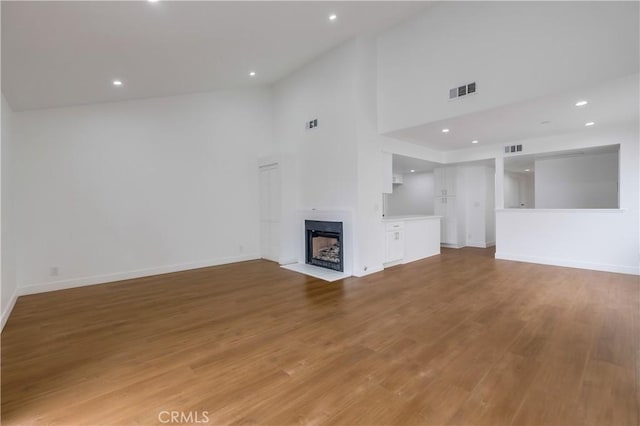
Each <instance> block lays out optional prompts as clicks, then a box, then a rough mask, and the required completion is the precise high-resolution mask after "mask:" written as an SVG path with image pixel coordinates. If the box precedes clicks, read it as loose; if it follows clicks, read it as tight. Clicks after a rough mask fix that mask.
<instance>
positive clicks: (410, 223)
mask: <svg viewBox="0 0 640 426" xmlns="http://www.w3.org/2000/svg"><path fill="white" fill-rule="evenodd" d="M441 218H442V216H433V215H417V214H416V215H397V216H385V217H384V218H382V222H381V226H382V229H383V230H384V233H385V257H384V266H392V265H396V264H398V263H409V262H414V261H416V260H420V259H424V258H426V257H430V256H435V255H438V254H440V227H441V223H440V219H441Z"/></svg>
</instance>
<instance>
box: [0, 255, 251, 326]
mask: <svg viewBox="0 0 640 426" xmlns="http://www.w3.org/2000/svg"><path fill="white" fill-rule="evenodd" d="M259 258H260V255H259V254H246V255H242V256H230V257H220V258H217V259H213V260H207V261H201V262H192V263H182V264H178V265H168V266H160V267H157V268H148V269H138V270H135V271H128V272H118V273H114V274H106V275H94V276H89V277H81V278H72V279H69V280H61V281H54V282H50V283H36V284H30V285H25V286H22V287H20V288H19V290H18V295H19V296H24V295H28V294H36V293H45V292H48V291H56V290H64V289H68V288H75V287H84V286H89V285H96V284H105V283H109V282H114V281H122V280H130V279H134V278H142V277H148V276H152V275H160V274H169V273H171V272H180V271H188V270H190V269H199V268H206V267H209V266H217V265H224V264H227V263H234V262H244V261H247V260H256V259H259ZM3 320H4V314H3Z"/></svg>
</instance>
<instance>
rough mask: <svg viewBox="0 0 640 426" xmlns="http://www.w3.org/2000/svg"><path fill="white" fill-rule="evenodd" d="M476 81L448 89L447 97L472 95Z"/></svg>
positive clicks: (474, 91) (454, 97)
mask: <svg viewBox="0 0 640 426" xmlns="http://www.w3.org/2000/svg"><path fill="white" fill-rule="evenodd" d="M476 88H477V85H476V82H475V81H474V82H473V83H468V84H463V85H462V86H458V87H453V88H451V89H449V99H457V98H461V97H463V96H468V95H473V94H474V93H476Z"/></svg>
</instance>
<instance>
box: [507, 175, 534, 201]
mask: <svg viewBox="0 0 640 426" xmlns="http://www.w3.org/2000/svg"><path fill="white" fill-rule="evenodd" d="M534 175H535V174H534V172H531V173H526V174H525V173H515V172H505V173H504V207H505V208H507V209H520V208H522V209H532V208H534V207H535V203H534V190H535V187H534Z"/></svg>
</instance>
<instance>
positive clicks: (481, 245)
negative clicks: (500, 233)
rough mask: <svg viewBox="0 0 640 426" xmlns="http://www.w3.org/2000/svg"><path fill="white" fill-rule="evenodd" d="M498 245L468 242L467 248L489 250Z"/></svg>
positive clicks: (493, 242)
mask: <svg viewBox="0 0 640 426" xmlns="http://www.w3.org/2000/svg"><path fill="white" fill-rule="evenodd" d="M495 245H496V242H495V241H489V242H485V241H467V245H466V247H475V248H488V247H493V246H495Z"/></svg>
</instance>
